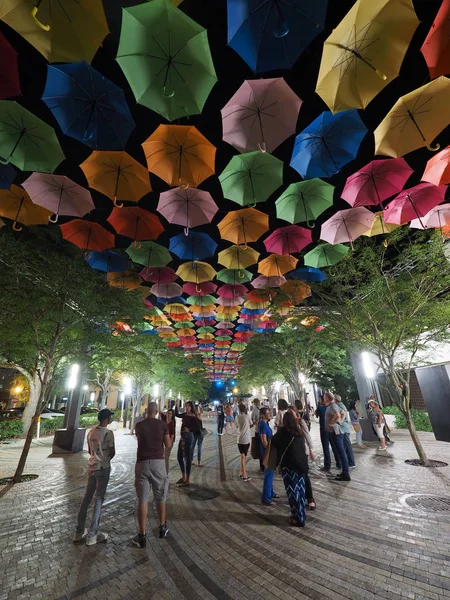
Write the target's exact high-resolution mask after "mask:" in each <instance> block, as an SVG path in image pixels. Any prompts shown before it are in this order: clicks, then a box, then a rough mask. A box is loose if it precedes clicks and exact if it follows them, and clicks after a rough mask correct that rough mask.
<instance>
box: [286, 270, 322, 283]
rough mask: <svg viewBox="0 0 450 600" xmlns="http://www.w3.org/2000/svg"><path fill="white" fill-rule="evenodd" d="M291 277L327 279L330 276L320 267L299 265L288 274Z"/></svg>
mask: <svg viewBox="0 0 450 600" xmlns="http://www.w3.org/2000/svg"><path fill="white" fill-rule="evenodd" d="M288 278H289V279H299V280H300V281H325V279H328V277H327V276H326V275H325V273H324V272H323V271H321V270H320V269H315V268H314V267H299V268H298V269H296V270H295V271H291V272H290V273H289V274H288Z"/></svg>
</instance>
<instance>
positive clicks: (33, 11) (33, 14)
mask: <svg viewBox="0 0 450 600" xmlns="http://www.w3.org/2000/svg"><path fill="white" fill-rule="evenodd" d="M38 10H39V8H38V7H37V6H33V8H32V9H31V12H30V14H31V18H32V19H33V21H34V22H35V23H36V25H37V26H38V27H40V28H41V29H43V30H44V31H50V25H44V23H41V22H40V21H39V19H38V18H37V16H36V15H37V14H38Z"/></svg>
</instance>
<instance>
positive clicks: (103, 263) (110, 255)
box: [85, 250, 131, 273]
mask: <svg viewBox="0 0 450 600" xmlns="http://www.w3.org/2000/svg"><path fill="white" fill-rule="evenodd" d="M85 260H86V262H87V263H88V265H89V266H90V267H92V268H93V269H97V270H98V271H104V272H105V273H110V272H114V273H120V272H122V271H127V270H128V269H129V268H130V267H131V263H130V261H129V260H128V259H127V257H126V256H124V255H123V254H117V252H112V251H111V250H104V251H103V252H97V251H96V250H93V251H92V252H89V254H88V255H87V256H86V258H85Z"/></svg>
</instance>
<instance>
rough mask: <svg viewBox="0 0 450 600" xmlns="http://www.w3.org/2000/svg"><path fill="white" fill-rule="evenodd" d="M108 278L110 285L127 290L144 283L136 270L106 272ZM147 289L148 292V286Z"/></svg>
mask: <svg viewBox="0 0 450 600" xmlns="http://www.w3.org/2000/svg"><path fill="white" fill-rule="evenodd" d="M106 279H107V280H108V283H109V285H112V286H113V287H120V288H124V289H126V290H135V289H136V288H138V287H139V286H140V285H141V283H142V279H141V278H140V277H139V275H138V274H137V273H135V272H134V271H124V272H123V273H114V272H110V273H107V274H106ZM146 291H147V294H148V288H147V290H146Z"/></svg>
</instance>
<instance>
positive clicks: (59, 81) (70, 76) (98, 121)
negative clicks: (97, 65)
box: [42, 61, 135, 150]
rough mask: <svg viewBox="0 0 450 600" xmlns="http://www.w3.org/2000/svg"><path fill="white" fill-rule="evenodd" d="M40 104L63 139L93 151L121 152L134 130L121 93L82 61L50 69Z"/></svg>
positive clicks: (50, 66) (49, 67)
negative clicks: (60, 131)
mask: <svg viewBox="0 0 450 600" xmlns="http://www.w3.org/2000/svg"><path fill="white" fill-rule="evenodd" d="M42 100H43V101H44V102H45V103H46V104H47V106H48V107H49V109H50V110H51V111H52V113H53V115H54V116H55V119H56V120H57V121H58V123H59V125H60V127H61V129H62V131H63V132H64V133H65V134H66V135H68V136H70V137H72V138H74V139H76V140H78V141H80V142H83V144H86V145H87V146H89V147H90V148H93V149H95V150H122V149H123V148H124V147H125V144H126V143H127V140H128V138H129V137H130V133H131V132H132V131H133V129H134V128H135V123H134V121H133V117H132V116H131V113H130V109H129V108H128V104H127V103H126V100H125V95H124V93H123V91H122V90H121V89H120V88H118V87H117V86H116V85H115V84H114V83H112V82H111V81H109V79H106V77H103V75H102V74H101V73H99V72H98V71H96V70H95V69H94V68H92V67H91V66H90V65H88V64H87V63H86V62H84V61H83V62H77V63H72V64H67V65H66V64H65V65H58V66H53V65H49V66H48V72H47V82H46V84H45V90H44V94H43V96H42Z"/></svg>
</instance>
